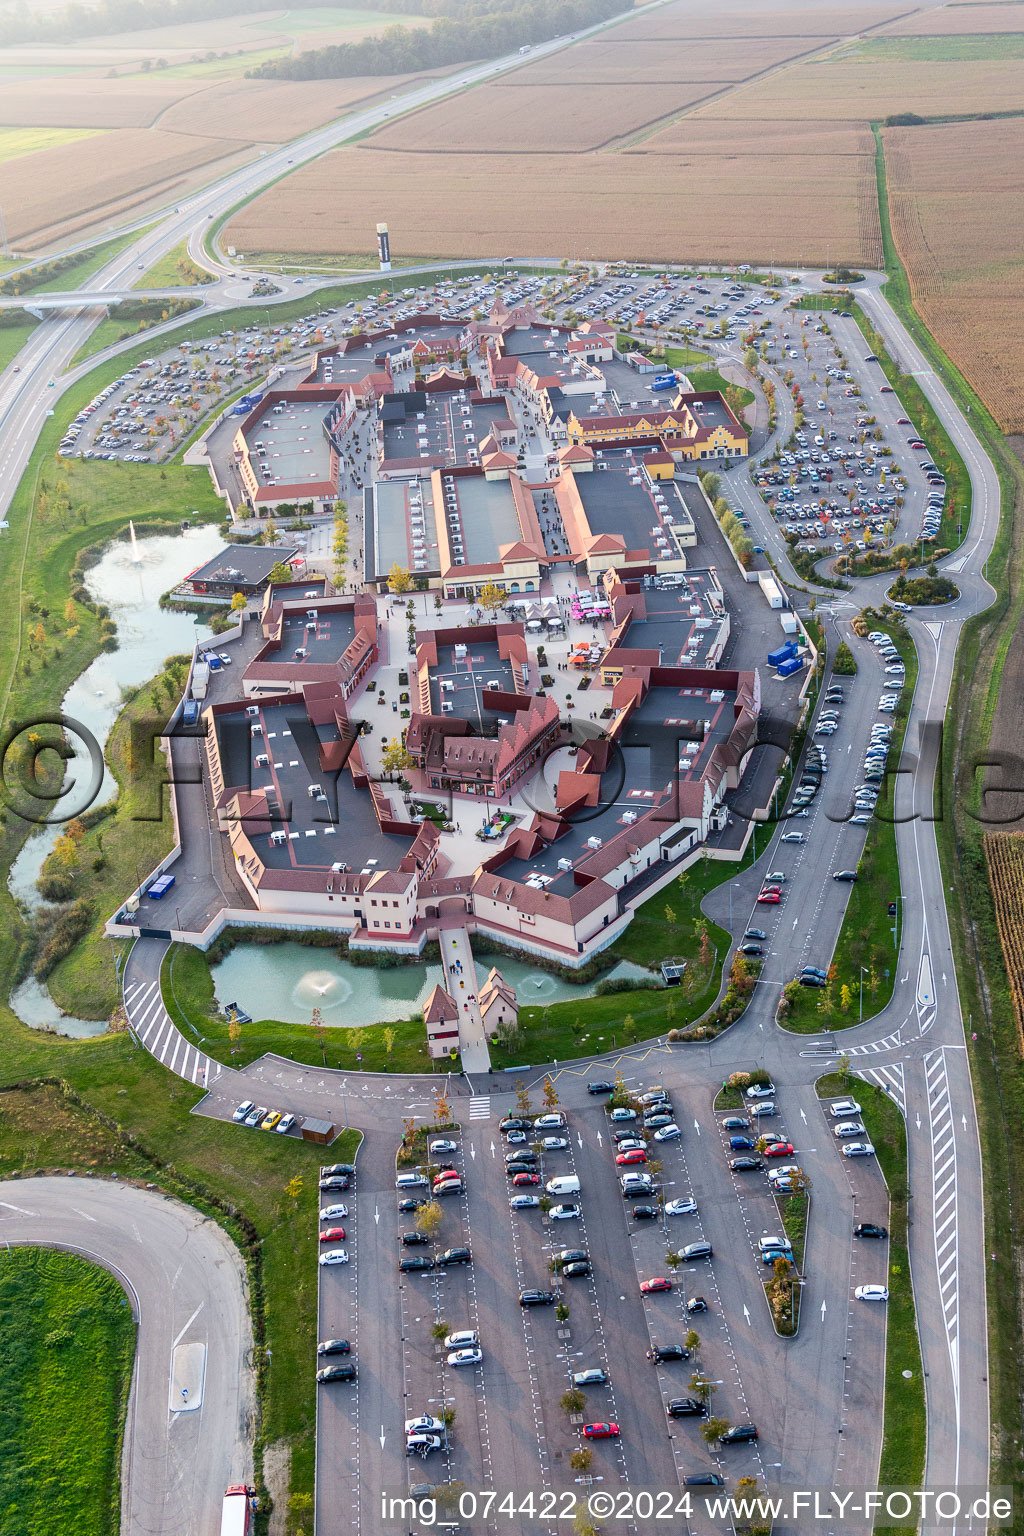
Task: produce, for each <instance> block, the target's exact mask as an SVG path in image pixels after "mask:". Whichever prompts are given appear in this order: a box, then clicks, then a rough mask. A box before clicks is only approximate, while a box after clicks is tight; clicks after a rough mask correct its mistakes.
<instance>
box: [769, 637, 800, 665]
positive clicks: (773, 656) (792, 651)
mask: <svg viewBox="0 0 1024 1536" xmlns="http://www.w3.org/2000/svg"><path fill="white" fill-rule="evenodd" d="M795 655H796V641H795V640H787V641H786V643H785V645H780V646H779V647H778V648H777V650H774V651H769V652H768V665H769V666H770V667H777V666H778V665H779V663H780V662H783V661H788V660H789V658H790V657H791V656H795Z"/></svg>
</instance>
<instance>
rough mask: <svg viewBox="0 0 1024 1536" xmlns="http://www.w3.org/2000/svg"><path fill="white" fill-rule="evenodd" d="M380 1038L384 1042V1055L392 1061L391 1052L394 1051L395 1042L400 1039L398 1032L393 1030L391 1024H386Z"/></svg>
mask: <svg viewBox="0 0 1024 1536" xmlns="http://www.w3.org/2000/svg"><path fill="white" fill-rule="evenodd" d="M380 1037H381V1039H382V1040H383V1042H384V1055H385V1056H386V1057H387V1059H388V1060H389V1061H390V1060H391V1052H392V1051H393V1050H394V1048H395V1041H396V1040H397V1038H398V1031H397V1030H396V1029H394V1028H392V1026H391V1025H390V1024H385V1026H384V1028H383V1029H382V1030H381V1032H380Z"/></svg>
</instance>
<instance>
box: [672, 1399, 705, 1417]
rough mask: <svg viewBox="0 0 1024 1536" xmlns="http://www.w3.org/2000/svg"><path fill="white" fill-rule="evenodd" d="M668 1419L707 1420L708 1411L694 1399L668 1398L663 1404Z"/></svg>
mask: <svg viewBox="0 0 1024 1536" xmlns="http://www.w3.org/2000/svg"><path fill="white" fill-rule="evenodd" d="M665 1412H666V1413H667V1414H668V1416H669V1418H670V1419H688V1418H697V1419H705V1418H707V1413H708V1410H707V1408H706V1407H705V1405H704V1404H703V1403H702V1402H699V1401H698V1399H697V1398H695V1397H670V1398H669V1400H668V1402H667V1403H666V1404H665Z"/></svg>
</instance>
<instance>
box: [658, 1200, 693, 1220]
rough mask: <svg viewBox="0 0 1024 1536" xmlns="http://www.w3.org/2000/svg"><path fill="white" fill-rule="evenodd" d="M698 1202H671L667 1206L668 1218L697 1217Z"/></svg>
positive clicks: (666, 1213)
mask: <svg viewBox="0 0 1024 1536" xmlns="http://www.w3.org/2000/svg"><path fill="white" fill-rule="evenodd" d="M696 1214H697V1202H696V1200H670V1201H669V1202H668V1204H667V1205H666V1206H665V1215H666V1216H696Z"/></svg>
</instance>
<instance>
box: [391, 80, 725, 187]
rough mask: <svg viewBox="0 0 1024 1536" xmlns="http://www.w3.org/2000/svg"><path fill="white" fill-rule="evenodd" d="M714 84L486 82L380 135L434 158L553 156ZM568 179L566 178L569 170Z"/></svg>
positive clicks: (663, 112)
mask: <svg viewBox="0 0 1024 1536" xmlns="http://www.w3.org/2000/svg"><path fill="white" fill-rule="evenodd" d="M720 89H722V87H721V85H718V84H715V83H713V82H711V81H702V82H700V83H694V84H679V83H677V84H673V85H659V86H658V87H657V89H656V90H651V89H648V88H647V87H646V86H641V85H634V84H620V85H591V86H587V85H579V86H575V85H574V86H571V87H566V86H564V85H557V84H552V85H513V84H509V85H504V84H502V85H485V86H481V87H480V88H479V89H478V90H475V91H469V92H467V93H466V94H465V95H464V96H455V97H451V98H449V99H448V100H447V101H442V102H439V103H438V104H437V106H433V107H426V108H425V109H424V110H423V111H422V112H415V113H411V114H409V115H408V116H406V117H403V118H400V119H399V120H398V121H397V122H396V123H394V124H391V125H389V126H388V127H387V128H385V129H383V130H382V131H380V132H378V133H376V134H375V135H374V138H373V145H374V149H375V150H378V151H379V150H401V151H402V152H403V153H405V154H410V153H411V154H416V155H432V154H433V153H435V152H436V151H443V152H444V153H445V154H446V155H453V154H454V155H459V154H480V153H485V154H498V155H524V154H528V155H550V154H551V153H552V151H553V150H556V149H561V150H581V149H599V148H600V147H601V146H602V145H605V144H610V143H614V142H615V140H617V139H620V138H622V137H623V136H624V135H627V134H631V133H636V132H638V131H639V130H640V129H642V128H645V127H646V126H648V124H652V123H656V122H660V121H661V120H662V119H664V118H667V117H669V116H670V115H671V114H672V113H673V112H679V111H681V110H682V109H683V108H684V107H686V106H690V105H691V104H692V103H694V102H697V101H701V100H703V98H704V97H706V96H710V95H711V94H712V93H713V92H714V91H717V90H720ZM559 179H560V181H561V182H563V183H564V182H565V168H563V170H562V173H561V176H560V178H559Z"/></svg>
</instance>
